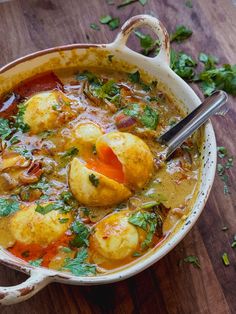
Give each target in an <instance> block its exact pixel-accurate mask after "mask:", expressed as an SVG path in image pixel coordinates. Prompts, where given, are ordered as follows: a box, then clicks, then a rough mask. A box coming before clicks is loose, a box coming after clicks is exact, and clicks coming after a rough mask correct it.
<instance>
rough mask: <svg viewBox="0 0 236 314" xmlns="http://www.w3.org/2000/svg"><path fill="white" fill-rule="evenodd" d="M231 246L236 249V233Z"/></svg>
mask: <svg viewBox="0 0 236 314" xmlns="http://www.w3.org/2000/svg"><path fill="white" fill-rule="evenodd" d="M231 247H232V248H233V249H234V248H236V234H235V235H234V239H233V242H232V244H231Z"/></svg>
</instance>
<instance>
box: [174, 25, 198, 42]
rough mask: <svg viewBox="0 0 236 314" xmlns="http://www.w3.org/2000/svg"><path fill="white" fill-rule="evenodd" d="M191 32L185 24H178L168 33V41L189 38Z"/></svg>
mask: <svg viewBox="0 0 236 314" xmlns="http://www.w3.org/2000/svg"><path fill="white" fill-rule="evenodd" d="M192 33H193V32H192V31H191V29H189V28H187V27H186V26H184V25H178V26H177V27H176V30H175V32H174V33H172V34H171V35H170V42H173V41H177V42H180V41H183V40H185V39H187V38H189V37H190V36H191V35H192Z"/></svg>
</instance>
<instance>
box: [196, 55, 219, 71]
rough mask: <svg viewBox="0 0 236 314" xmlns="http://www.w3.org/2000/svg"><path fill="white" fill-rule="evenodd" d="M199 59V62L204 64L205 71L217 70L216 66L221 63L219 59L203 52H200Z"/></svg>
mask: <svg viewBox="0 0 236 314" xmlns="http://www.w3.org/2000/svg"><path fill="white" fill-rule="evenodd" d="M198 59H199V61H201V62H202V63H204V66H205V70H209V69H215V65H216V64H217V63H218V62H219V59H218V58H216V57H214V56H211V55H207V54H205V53H203V52H200V54H199V56H198Z"/></svg>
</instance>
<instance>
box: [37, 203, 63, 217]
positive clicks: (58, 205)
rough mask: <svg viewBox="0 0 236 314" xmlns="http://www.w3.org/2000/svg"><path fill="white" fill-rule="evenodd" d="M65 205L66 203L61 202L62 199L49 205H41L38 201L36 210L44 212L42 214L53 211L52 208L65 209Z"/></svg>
mask: <svg viewBox="0 0 236 314" xmlns="http://www.w3.org/2000/svg"><path fill="white" fill-rule="evenodd" d="M63 205H64V204H63V203H62V202H60V201H56V202H53V203H49V204H47V205H41V204H39V203H38V204H37V206H36V208H35V211H36V212H37V213H40V214H42V215H46V214H48V213H49V212H51V211H52V210H59V209H63V207H64V206H63Z"/></svg>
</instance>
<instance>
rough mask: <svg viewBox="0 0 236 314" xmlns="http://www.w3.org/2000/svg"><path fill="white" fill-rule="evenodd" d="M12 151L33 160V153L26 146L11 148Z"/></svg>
mask: <svg viewBox="0 0 236 314" xmlns="http://www.w3.org/2000/svg"><path fill="white" fill-rule="evenodd" d="M11 149H12V150H13V151H14V152H16V153H19V154H20V155H22V156H24V157H25V158H26V159H32V158H33V156H32V153H31V152H30V151H29V150H28V149H27V148H26V146H15V147H14V146H13V147H11Z"/></svg>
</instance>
